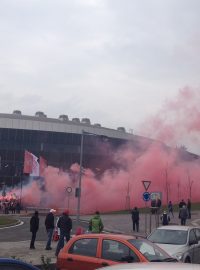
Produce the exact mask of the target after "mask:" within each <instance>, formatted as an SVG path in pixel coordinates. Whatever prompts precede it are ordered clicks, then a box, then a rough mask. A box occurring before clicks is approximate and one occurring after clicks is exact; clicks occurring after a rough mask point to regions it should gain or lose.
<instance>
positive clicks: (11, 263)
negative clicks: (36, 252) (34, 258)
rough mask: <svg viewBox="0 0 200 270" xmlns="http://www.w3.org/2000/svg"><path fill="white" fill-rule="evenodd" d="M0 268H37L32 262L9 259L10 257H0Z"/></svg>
mask: <svg viewBox="0 0 200 270" xmlns="http://www.w3.org/2000/svg"><path fill="white" fill-rule="evenodd" d="M0 269H2V270H39V268H37V267H36V266H33V265H32V264H29V263H26V262H23V261H20V260H15V259H10V258H0Z"/></svg>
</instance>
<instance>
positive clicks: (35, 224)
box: [30, 211, 39, 249]
mask: <svg viewBox="0 0 200 270" xmlns="http://www.w3.org/2000/svg"><path fill="white" fill-rule="evenodd" d="M38 229H39V217H38V211H35V213H34V214H33V216H32V217H31V219H30V232H31V233H32V237H31V243H30V249H35V239H36V234H37V231H38Z"/></svg>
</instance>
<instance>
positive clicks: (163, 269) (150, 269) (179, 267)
mask: <svg viewBox="0 0 200 270" xmlns="http://www.w3.org/2000/svg"><path fill="white" fill-rule="evenodd" d="M101 270H169V263H162V264H160V263H151V262H150V263H131V264H130V263H125V264H118V265H113V266H108V267H102V268H101ZM170 270H200V265H199V264H183V263H170Z"/></svg>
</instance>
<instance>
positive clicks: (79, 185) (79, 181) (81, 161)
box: [76, 130, 84, 224]
mask: <svg viewBox="0 0 200 270" xmlns="http://www.w3.org/2000/svg"><path fill="white" fill-rule="evenodd" d="M83 140H84V131H83V130H82V133H81V149H80V171H79V179H78V191H77V196H78V203H77V217H76V221H77V224H79V221H80V207H81V182H82V164H83Z"/></svg>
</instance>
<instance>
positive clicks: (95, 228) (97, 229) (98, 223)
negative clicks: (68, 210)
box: [89, 211, 104, 233]
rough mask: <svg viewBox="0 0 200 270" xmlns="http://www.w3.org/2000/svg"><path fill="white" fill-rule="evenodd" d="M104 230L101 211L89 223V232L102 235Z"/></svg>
mask: <svg viewBox="0 0 200 270" xmlns="http://www.w3.org/2000/svg"><path fill="white" fill-rule="evenodd" d="M103 228H104V226H103V222H102V220H101V217H100V213H99V211H96V212H95V215H94V217H93V218H91V219H90V221H89V231H91V232H92V233H101V232H102V231H103Z"/></svg>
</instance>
